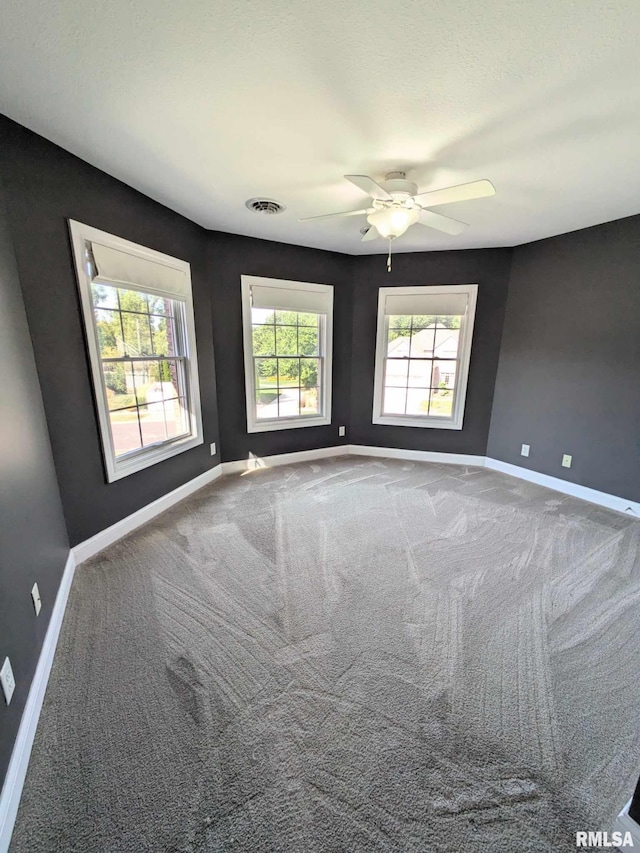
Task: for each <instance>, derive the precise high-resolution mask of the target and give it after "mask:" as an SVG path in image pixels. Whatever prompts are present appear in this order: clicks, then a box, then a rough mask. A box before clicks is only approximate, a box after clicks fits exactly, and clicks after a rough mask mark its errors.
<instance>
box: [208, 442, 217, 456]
mask: <svg viewBox="0 0 640 853" xmlns="http://www.w3.org/2000/svg"><path fill="white" fill-rule="evenodd" d="M209 449H210V450H211V455H212V456H215V455H216V443H215V441H212V442H211V444H210V445H209Z"/></svg>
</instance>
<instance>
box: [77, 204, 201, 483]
mask: <svg viewBox="0 0 640 853" xmlns="http://www.w3.org/2000/svg"><path fill="white" fill-rule="evenodd" d="M69 227H70V230H71V239H72V243H73V253H74V258H75V265H76V274H77V279H78V287H79V290H80V299H81V303H82V313H83V318H84V325H85V333H86V338H87V346H88V351H89V356H90V361H91V373H92V377H93V385H94V391H95V397H96V402H97V409H98V419H99V423H100V430H101V436H102V448H103V455H104V460H105V467H106V471H107V480H108V481H109V482H112V481H113V480H118V479H120V478H121V477H126V476H127V475H128V474H132V473H133V472H134V471H140V470H141V469H142V468H146V467H147V466H149V465H153V464H155V463H156V462H160V461H161V460H162V459H167V458H168V457H170V456H175V455H176V454H177V453H181V452H182V451H184V450H187V449H189V448H191V447H195V446H196V445H198V444H202V441H203V439H202V421H201V414H200V392H199V384H198V367H197V358H196V345H195V329H194V321H193V303H192V296H191V273H190V267H189V264H188V263H186V262H185V261H180V260H178V259H176V258H171V257H169V256H168V255H163V254H160V252H155V251H152V250H151V249H145V248H144V247H142V246H138V245H136V244H135V243H130V242H128V241H127V240H122V239H120V238H119V237H114V236H112V235H111V234H106V233H105V232H103V231H98V230H97V229H95V228H90V227H89V226H88V225H81V224H80V223H79V222H72V221H70V222H69Z"/></svg>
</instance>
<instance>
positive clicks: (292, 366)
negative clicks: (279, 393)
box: [278, 358, 300, 388]
mask: <svg viewBox="0 0 640 853" xmlns="http://www.w3.org/2000/svg"><path fill="white" fill-rule="evenodd" d="M299 375H300V362H299V360H298V359H297V358H279V359H278V386H279V387H280V388H286V387H293V386H296V387H297V386H298V385H299Z"/></svg>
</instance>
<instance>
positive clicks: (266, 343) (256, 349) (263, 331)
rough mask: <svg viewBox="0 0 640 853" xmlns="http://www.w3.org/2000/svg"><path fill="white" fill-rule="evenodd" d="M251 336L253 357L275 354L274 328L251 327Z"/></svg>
mask: <svg viewBox="0 0 640 853" xmlns="http://www.w3.org/2000/svg"><path fill="white" fill-rule="evenodd" d="M252 334H253V354H254V355H275V354H276V330H275V326H253V330H252Z"/></svg>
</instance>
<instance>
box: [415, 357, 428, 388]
mask: <svg viewBox="0 0 640 853" xmlns="http://www.w3.org/2000/svg"><path fill="white" fill-rule="evenodd" d="M432 368H433V362H432V361H422V360H421V361H416V360H414V359H411V361H410V362H409V385H411V386H414V387H419V388H429V387H430V386H431V373H432Z"/></svg>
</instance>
